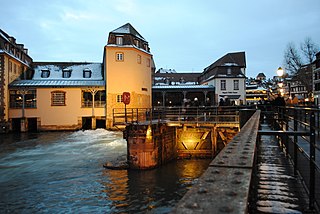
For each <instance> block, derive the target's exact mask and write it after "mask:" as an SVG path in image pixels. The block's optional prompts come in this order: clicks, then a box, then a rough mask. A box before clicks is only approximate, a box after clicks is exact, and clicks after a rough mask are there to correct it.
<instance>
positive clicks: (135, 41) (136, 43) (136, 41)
mask: <svg viewBox="0 0 320 214" xmlns="http://www.w3.org/2000/svg"><path fill="white" fill-rule="evenodd" d="M134 45H135V46H137V47H139V40H137V39H136V40H134Z"/></svg>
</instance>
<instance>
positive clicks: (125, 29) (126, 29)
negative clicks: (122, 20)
mask: <svg viewBox="0 0 320 214" xmlns="http://www.w3.org/2000/svg"><path fill="white" fill-rule="evenodd" d="M111 33H114V34H131V35H133V36H135V37H137V38H139V39H142V40H143V41H146V40H145V39H144V38H143V37H142V36H141V34H140V33H138V31H137V30H136V29H134V27H132V25H131V24H130V23H127V24H125V25H123V26H121V27H119V28H117V29H115V30H113V31H111Z"/></svg>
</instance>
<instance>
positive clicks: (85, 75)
mask: <svg viewBox="0 0 320 214" xmlns="http://www.w3.org/2000/svg"><path fill="white" fill-rule="evenodd" d="M91 75H92V71H91V70H90V69H88V68H86V69H84V70H83V78H91Z"/></svg>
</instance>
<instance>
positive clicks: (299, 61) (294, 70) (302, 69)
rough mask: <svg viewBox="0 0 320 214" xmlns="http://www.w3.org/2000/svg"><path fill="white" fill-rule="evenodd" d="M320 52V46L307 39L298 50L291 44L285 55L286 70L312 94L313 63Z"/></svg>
mask: <svg viewBox="0 0 320 214" xmlns="http://www.w3.org/2000/svg"><path fill="white" fill-rule="evenodd" d="M317 52H319V48H318V46H317V45H316V44H315V43H314V42H313V41H312V40H311V38H310V37H307V38H306V39H305V40H304V42H303V43H301V44H300V49H297V48H296V46H295V44H294V43H292V42H290V43H289V44H288V45H287V48H286V50H285V53H284V64H285V69H286V70H287V71H289V72H290V74H291V75H292V76H293V79H294V80H296V81H299V82H300V83H301V84H302V85H303V86H304V87H305V88H306V90H307V92H308V93H310V92H312V88H313V87H312V69H311V63H312V62H313V61H314V60H315V58H316V53H317Z"/></svg>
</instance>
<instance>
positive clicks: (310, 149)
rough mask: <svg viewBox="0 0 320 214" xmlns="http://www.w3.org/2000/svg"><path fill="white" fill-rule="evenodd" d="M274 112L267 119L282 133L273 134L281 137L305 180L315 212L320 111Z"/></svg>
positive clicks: (319, 187) (319, 192) (319, 189)
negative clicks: (271, 120)
mask: <svg viewBox="0 0 320 214" xmlns="http://www.w3.org/2000/svg"><path fill="white" fill-rule="evenodd" d="M268 108H269V107H268ZM273 110H274V111H273V113H272V114H266V117H267V119H270V116H272V117H273V118H272V119H273V127H274V129H275V130H276V131H278V132H276V131H275V132H274V133H273V134H274V135H277V136H279V138H280V143H281V145H282V146H283V148H284V150H285V151H286V153H287V154H288V155H289V158H290V159H291V160H292V163H293V166H294V172H295V174H296V175H297V174H299V175H300V176H301V178H302V179H303V182H304V184H305V187H306V189H307V191H308V194H309V208H310V209H311V210H312V209H314V208H315V206H316V205H317V206H320V135H319V134H320V126H319V122H320V110H319V109H315V108H303V107H274V108H273ZM271 112H272V111H271ZM269 113H270V111H269ZM260 134H261V133H260ZM265 134H268V133H265ZM269 134H271V133H269Z"/></svg>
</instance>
